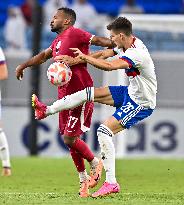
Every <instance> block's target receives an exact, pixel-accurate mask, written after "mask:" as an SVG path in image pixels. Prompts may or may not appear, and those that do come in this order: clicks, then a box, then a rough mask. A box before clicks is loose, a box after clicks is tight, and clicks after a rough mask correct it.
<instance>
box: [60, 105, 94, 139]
mask: <svg viewBox="0 0 184 205" xmlns="http://www.w3.org/2000/svg"><path fill="white" fill-rule="evenodd" d="M93 108H94V103H93V102H86V103H84V104H83V105H80V106H78V107H76V108H75V109H73V110H64V111H62V112H60V113H59V129H60V133H61V135H65V136H70V137H75V136H80V135H81V134H83V133H84V132H86V131H88V130H89V128H90V125H91V119H92V114H93Z"/></svg>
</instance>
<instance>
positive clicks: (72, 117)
mask: <svg viewBox="0 0 184 205" xmlns="http://www.w3.org/2000/svg"><path fill="white" fill-rule="evenodd" d="M91 38H92V35H91V34H90V33H88V32H86V31H83V30H81V29H78V28H74V27H73V26H72V27H70V28H68V29H67V30H65V31H64V32H63V33H62V34H59V35H58V36H57V37H56V38H55V40H54V41H53V43H52V45H51V47H50V48H51V49H52V55H53V57H56V56H58V55H68V56H72V57H75V55H74V53H73V51H72V50H70V48H79V49H80V50H81V51H82V52H83V53H85V54H88V52H89V45H90V40H91ZM71 69H72V78H71V80H70V81H69V83H68V84H66V85H64V86H62V87H58V98H62V97H64V96H65V95H70V94H72V93H75V92H77V91H79V90H83V89H84V88H86V87H92V86H93V80H92V78H91V76H90V74H89V73H88V71H87V64H85V63H83V64H78V65H74V66H71ZM93 106H94V105H93V102H86V103H84V104H83V105H81V106H78V107H76V108H75V109H72V110H64V111H62V112H60V113H59V128H60V133H61V134H64V135H66V136H71V137H73V136H80V135H81V134H82V133H83V132H85V131H87V130H88V129H89V127H90V124H91V118H92V113H93Z"/></svg>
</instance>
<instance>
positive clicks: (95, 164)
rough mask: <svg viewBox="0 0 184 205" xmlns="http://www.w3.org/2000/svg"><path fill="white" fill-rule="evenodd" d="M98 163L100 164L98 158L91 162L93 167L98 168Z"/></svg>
mask: <svg viewBox="0 0 184 205" xmlns="http://www.w3.org/2000/svg"><path fill="white" fill-rule="evenodd" d="M98 163H99V159H98V158H97V157H94V159H93V160H92V161H91V162H89V164H90V166H91V167H96V166H97V165H98Z"/></svg>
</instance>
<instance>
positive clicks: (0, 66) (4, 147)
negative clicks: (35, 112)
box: [0, 47, 11, 176]
mask: <svg viewBox="0 0 184 205" xmlns="http://www.w3.org/2000/svg"><path fill="white" fill-rule="evenodd" d="M7 77H8V70H7V65H6V61H5V56H4V53H3V51H2V49H1V47H0V80H5V79H7ZM0 157H1V160H2V167H3V169H2V176H10V175H11V165H10V154H9V147H8V142H7V139H6V135H5V133H4V131H3V128H2V122H1V90H0Z"/></svg>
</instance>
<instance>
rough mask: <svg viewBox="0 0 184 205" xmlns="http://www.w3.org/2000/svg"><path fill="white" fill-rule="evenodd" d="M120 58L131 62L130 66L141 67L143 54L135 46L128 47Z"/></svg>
mask: <svg viewBox="0 0 184 205" xmlns="http://www.w3.org/2000/svg"><path fill="white" fill-rule="evenodd" d="M120 59H122V60H124V61H126V62H127V63H128V64H129V68H132V67H140V65H141V64H142V56H141V54H140V52H139V50H138V49H135V48H129V49H127V50H126V51H125V53H124V54H123V55H122V56H121V57H120Z"/></svg>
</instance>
